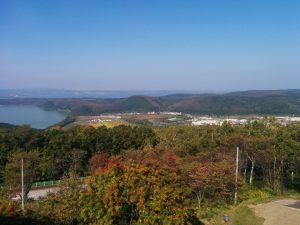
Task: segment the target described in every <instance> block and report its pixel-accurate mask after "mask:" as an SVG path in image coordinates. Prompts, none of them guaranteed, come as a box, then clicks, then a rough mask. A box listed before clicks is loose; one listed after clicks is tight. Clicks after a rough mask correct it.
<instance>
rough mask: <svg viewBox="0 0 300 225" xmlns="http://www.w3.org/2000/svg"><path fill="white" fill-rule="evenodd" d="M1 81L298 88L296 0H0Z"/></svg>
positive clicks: (299, 17) (102, 86)
mask: <svg viewBox="0 0 300 225" xmlns="http://www.w3.org/2000/svg"><path fill="white" fill-rule="evenodd" d="M0 88H5V89H6V88H65V89H81V90H83V89H84V90H88V89H93V90H95V89H97V90H194V91H229V90H246V89H287V88H300V1H298V0H294V1H289V0H284V1H283V0H280V1H279V0H278V1H277V0H269V1H268V0H251V1H250V0H248V1H246V0H245V1H243V0H231V1H230V0H219V1H217V0H197V1H192V0H187V1H183V0H179V1H176V0H148V1H143V0H136V1H131V0H120V1H116V0H109V1H104V0H103V1H101V0H98V1H92V0H90V1H84V0H82V1H77V0H72V1H71V0H70V1H63V0H57V1H56V0H51V1H40V0H36V1H33V0H27V1H24V0H19V1H15V0H0Z"/></svg>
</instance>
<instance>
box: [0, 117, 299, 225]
mask: <svg viewBox="0 0 300 225" xmlns="http://www.w3.org/2000/svg"><path fill="white" fill-rule="evenodd" d="M237 146H238V147H239V148H240V164H239V165H240V166H239V168H238V172H239V179H238V184H237V185H238V190H239V200H238V201H239V202H242V201H244V200H249V199H254V198H255V199H257V198H265V197H269V196H272V195H281V194H282V193H284V192H285V191H287V190H288V191H289V190H294V191H299V190H298V189H299V186H300V185H299V184H300V182H299V181H300V179H299V178H300V176H299V172H300V163H299V160H300V123H291V124H289V125H286V126H283V125H280V124H278V123H276V122H275V120H274V119H273V118H265V119H264V120H262V121H256V122H251V123H248V124H246V125H240V126H236V125H231V124H228V123H224V124H223V125H222V126H201V127H192V126H176V127H172V126H171V127H165V128H156V129H151V128H147V127H142V126H140V127H131V126H124V125H122V126H116V127H113V128H106V127H103V126H102V127H97V128H95V127H83V126H77V127H73V128H71V129H69V130H63V129H61V128H59V127H55V128H51V129H47V130H35V129H31V128H30V127H26V126H21V127H3V128H1V129H0V148H1V151H0V168H1V171H4V173H1V186H2V189H1V190H2V191H1V192H0V200H1V201H0V219H2V218H3V220H1V221H17V222H16V224H17V223H18V222H20V221H26V222H24V223H23V224H43V223H44V224H200V223H201V222H200V221H199V219H200V220H203V219H209V218H212V217H214V216H215V215H217V213H218V212H217V209H221V208H222V207H228V206H230V205H232V204H233V195H234V190H235V156H236V147H237ZM20 158H24V162H25V163H27V164H25V180H26V184H27V187H30V184H31V183H32V182H33V181H43V180H51V179H62V182H61V184H60V191H59V192H57V193H54V194H51V195H49V196H47V197H45V198H43V199H41V200H38V201H31V200H28V201H27V202H26V208H27V211H25V212H21V211H20V208H19V206H18V205H19V204H17V202H15V201H11V200H10V199H11V195H13V194H15V193H18V192H19V188H20V187H19V184H18V181H19V180H20V178H19V177H18V176H19V175H17V176H13V175H14V174H19V165H20ZM26 173H27V174H26ZM28 175H31V176H28ZM80 176H89V178H88V180H87V182H86V183H85V184H84V185H82V183H81V181H80V179H79V177H80ZM27 190H29V188H28V189H27ZM242 206H243V207H242ZM78 212H79V213H78ZM239 217H240V218H248V219H247V220H249V221H254V219H257V218H255V216H254V214H251V212H250V209H248V208H247V206H246V205H241V206H240V208H238V210H236V211H235V218H237V221H239V219H238V218H239ZM257 221H258V222H257V223H258V224H259V223H260V222H259V219H258V220H257ZM4 224H9V222H7V223H4ZM19 224H22V223H21V222H20V223H19ZM237 224H238V223H237Z"/></svg>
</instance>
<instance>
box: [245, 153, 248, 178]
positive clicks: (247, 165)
mask: <svg viewBox="0 0 300 225" xmlns="http://www.w3.org/2000/svg"><path fill="white" fill-rule="evenodd" d="M247 166H248V158H247V157H246V165H245V170H244V177H245V181H247Z"/></svg>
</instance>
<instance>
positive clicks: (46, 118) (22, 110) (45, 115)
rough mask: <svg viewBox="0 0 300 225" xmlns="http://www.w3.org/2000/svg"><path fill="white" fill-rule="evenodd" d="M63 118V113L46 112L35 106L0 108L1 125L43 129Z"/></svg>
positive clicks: (64, 115)
mask: <svg viewBox="0 0 300 225" xmlns="http://www.w3.org/2000/svg"><path fill="white" fill-rule="evenodd" d="M65 117H66V114H65V113H63V112H55V111H46V110H43V109H41V108H38V107H35V106H0V122H1V123H10V124H14V125H23V124H28V125H30V126H31V127H33V128H39V129H44V128H47V127H49V126H51V125H53V124H55V123H58V122H60V121H62V120H63V119H64V118H65Z"/></svg>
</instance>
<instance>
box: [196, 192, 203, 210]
mask: <svg viewBox="0 0 300 225" xmlns="http://www.w3.org/2000/svg"><path fill="white" fill-rule="evenodd" d="M196 196H197V201H198V208H199V210H200V209H201V203H202V199H203V192H201V191H200V190H198V191H196Z"/></svg>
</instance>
